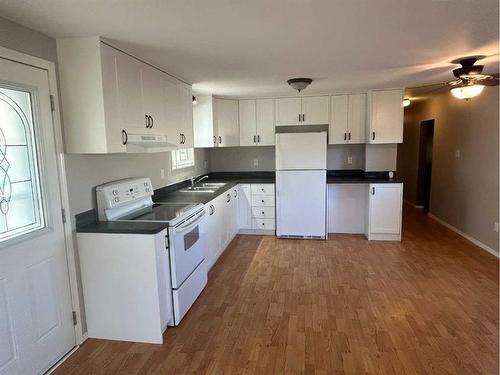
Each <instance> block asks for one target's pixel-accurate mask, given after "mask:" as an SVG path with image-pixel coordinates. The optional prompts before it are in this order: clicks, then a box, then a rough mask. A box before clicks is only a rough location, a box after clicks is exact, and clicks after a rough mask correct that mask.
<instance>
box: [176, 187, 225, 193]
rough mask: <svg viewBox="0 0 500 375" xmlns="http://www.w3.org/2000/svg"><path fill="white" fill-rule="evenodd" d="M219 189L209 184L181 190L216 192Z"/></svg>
mask: <svg viewBox="0 0 500 375" xmlns="http://www.w3.org/2000/svg"><path fill="white" fill-rule="evenodd" d="M216 190H217V189H214V188H213V187H208V186H190V187H188V188H185V189H181V190H179V191H180V192H181V193H215V191H216Z"/></svg>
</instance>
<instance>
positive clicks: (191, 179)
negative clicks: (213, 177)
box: [189, 175, 208, 187]
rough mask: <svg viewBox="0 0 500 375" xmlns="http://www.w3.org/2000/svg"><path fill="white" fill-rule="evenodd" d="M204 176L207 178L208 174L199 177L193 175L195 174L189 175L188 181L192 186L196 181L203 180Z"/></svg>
mask: <svg viewBox="0 0 500 375" xmlns="http://www.w3.org/2000/svg"><path fill="white" fill-rule="evenodd" d="M205 178H208V175H204V176H201V177H195V176H193V177H191V178H190V179H189V181H191V187H193V186H194V184H197V183H198V182H200V181H202V180H204V179H205Z"/></svg>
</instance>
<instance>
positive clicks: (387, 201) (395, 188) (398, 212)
mask: <svg viewBox="0 0 500 375" xmlns="http://www.w3.org/2000/svg"><path fill="white" fill-rule="evenodd" d="M402 209H403V184H401V183H390V184H370V185H369V191H368V212H367V216H366V220H367V223H366V224H367V225H366V237H367V238H368V239H369V240H387V241H390V240H392V241H401V218H402Z"/></svg>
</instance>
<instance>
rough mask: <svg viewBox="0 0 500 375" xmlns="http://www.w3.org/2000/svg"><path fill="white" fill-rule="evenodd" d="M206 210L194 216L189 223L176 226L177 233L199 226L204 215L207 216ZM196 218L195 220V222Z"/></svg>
mask: <svg viewBox="0 0 500 375" xmlns="http://www.w3.org/2000/svg"><path fill="white" fill-rule="evenodd" d="M205 213H206V212H205V210H203V211H201V212H200V213H199V214H197V215H195V216H193V217H192V218H191V219H192V220H189V222H188V223H186V224H184V225H181V226H180V227H176V228H175V233H182V232H187V231H190V230H191V229H193V228H194V227H195V226H197V225H198V224H199V223H200V221H201V219H203V216H205ZM193 220H194V222H193Z"/></svg>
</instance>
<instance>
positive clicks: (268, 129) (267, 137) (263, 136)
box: [256, 99, 274, 146]
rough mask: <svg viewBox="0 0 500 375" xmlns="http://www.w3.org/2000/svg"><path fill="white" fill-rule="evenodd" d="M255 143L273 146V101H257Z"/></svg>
mask: <svg viewBox="0 0 500 375" xmlns="http://www.w3.org/2000/svg"><path fill="white" fill-rule="evenodd" d="M256 104H257V143H258V145H259V146H273V145H274V99H257V100H256Z"/></svg>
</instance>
